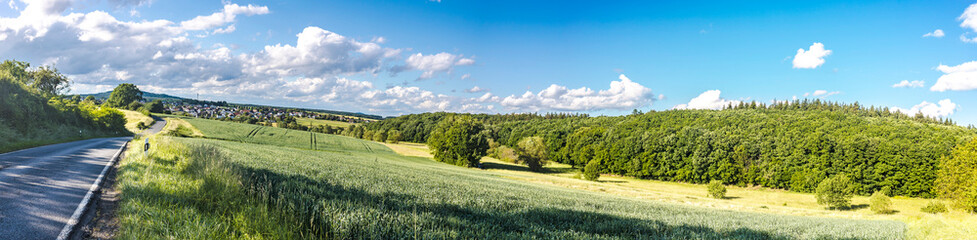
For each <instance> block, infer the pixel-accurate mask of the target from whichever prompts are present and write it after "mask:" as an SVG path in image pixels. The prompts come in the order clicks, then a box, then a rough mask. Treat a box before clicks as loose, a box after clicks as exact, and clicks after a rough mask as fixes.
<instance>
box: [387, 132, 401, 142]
mask: <svg viewBox="0 0 977 240" xmlns="http://www.w3.org/2000/svg"><path fill="white" fill-rule="evenodd" d="M387 141H388V142H390V143H399V142H400V131H397V130H390V131H389V132H387Z"/></svg>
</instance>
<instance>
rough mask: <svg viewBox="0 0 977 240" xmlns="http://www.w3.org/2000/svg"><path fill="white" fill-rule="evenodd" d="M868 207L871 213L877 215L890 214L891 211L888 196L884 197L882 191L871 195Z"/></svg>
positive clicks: (890, 202)
mask: <svg viewBox="0 0 977 240" xmlns="http://www.w3.org/2000/svg"><path fill="white" fill-rule="evenodd" d="M869 207H870V208H871V209H872V212H875V213H879V214H891V213H892V212H893V210H892V200H889V196H886V195H885V193H883V192H882V191H878V192H875V193H873V194H872V197H870V198H869Z"/></svg>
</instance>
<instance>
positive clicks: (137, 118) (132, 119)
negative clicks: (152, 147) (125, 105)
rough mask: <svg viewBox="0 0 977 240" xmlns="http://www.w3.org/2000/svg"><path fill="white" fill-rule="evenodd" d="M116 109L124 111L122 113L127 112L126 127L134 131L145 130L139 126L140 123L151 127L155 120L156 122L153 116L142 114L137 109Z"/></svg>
mask: <svg viewBox="0 0 977 240" xmlns="http://www.w3.org/2000/svg"><path fill="white" fill-rule="evenodd" d="M116 110H119V111H120V112H122V114H125V118H126V129H127V130H129V131H130V132H133V133H139V132H142V131H143V130H144V129H140V128H139V127H138V126H139V123H142V124H143V126H146V127H149V126H152V125H153V123H154V122H156V121H155V120H153V118H151V117H149V116H146V115H145V114H142V113H140V112H137V111H132V110H125V109H116Z"/></svg>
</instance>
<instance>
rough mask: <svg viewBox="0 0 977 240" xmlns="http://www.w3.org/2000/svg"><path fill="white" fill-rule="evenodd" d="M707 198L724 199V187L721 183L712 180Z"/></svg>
mask: <svg viewBox="0 0 977 240" xmlns="http://www.w3.org/2000/svg"><path fill="white" fill-rule="evenodd" d="M709 196H711V197H713V198H718V199H723V198H726V186H725V185H723V181H719V180H712V181H711V182H709Z"/></svg>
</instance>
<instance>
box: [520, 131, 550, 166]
mask: <svg viewBox="0 0 977 240" xmlns="http://www.w3.org/2000/svg"><path fill="white" fill-rule="evenodd" d="M516 146H517V148H516V152H517V153H518V155H519V157H518V158H517V160H518V162H519V163H523V164H526V165H527V166H529V170H530V171H534V172H540V171H543V165H544V164H546V158H547V153H546V146H545V145H544V144H543V138H541V137H537V136H532V137H527V138H523V139H522V140H521V141H519V144H517V145H516Z"/></svg>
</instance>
